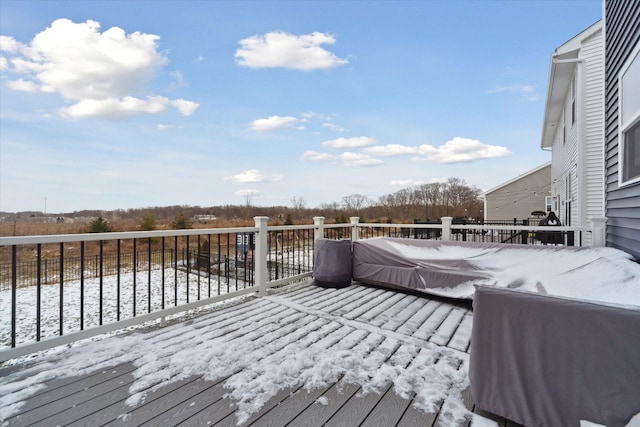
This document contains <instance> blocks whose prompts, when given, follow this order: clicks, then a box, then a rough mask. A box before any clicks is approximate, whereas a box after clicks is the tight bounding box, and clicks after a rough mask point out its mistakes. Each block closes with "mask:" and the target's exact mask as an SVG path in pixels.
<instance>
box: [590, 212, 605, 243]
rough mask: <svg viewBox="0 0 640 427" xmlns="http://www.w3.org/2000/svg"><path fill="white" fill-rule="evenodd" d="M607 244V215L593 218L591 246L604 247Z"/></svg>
mask: <svg viewBox="0 0 640 427" xmlns="http://www.w3.org/2000/svg"><path fill="white" fill-rule="evenodd" d="M606 245H607V217H596V218H591V247H594V248H603V247H605V246H606Z"/></svg>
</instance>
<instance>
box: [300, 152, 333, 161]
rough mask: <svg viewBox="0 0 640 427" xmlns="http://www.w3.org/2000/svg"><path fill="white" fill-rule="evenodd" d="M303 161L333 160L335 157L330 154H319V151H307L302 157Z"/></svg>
mask: <svg viewBox="0 0 640 427" xmlns="http://www.w3.org/2000/svg"><path fill="white" fill-rule="evenodd" d="M300 159H301V160H311V161H313V162H319V161H325V160H333V156H332V155H331V154H329V153H318V152H317V151H305V152H304V153H302V156H300Z"/></svg>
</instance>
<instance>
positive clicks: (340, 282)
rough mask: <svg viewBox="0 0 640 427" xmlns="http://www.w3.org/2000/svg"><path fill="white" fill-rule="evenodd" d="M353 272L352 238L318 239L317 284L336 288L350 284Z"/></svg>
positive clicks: (314, 257) (314, 271)
mask: <svg viewBox="0 0 640 427" xmlns="http://www.w3.org/2000/svg"><path fill="white" fill-rule="evenodd" d="M352 273H353V264H352V260H351V241H350V240H327V239H318V240H316V243H315V248H314V254H313V278H314V280H315V283H316V284H317V285H319V286H328V287H334V288H341V287H345V286H349V285H350V284H351V278H352Z"/></svg>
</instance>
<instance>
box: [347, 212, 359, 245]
mask: <svg viewBox="0 0 640 427" xmlns="http://www.w3.org/2000/svg"><path fill="white" fill-rule="evenodd" d="M349 219H350V220H351V241H352V242H355V241H356V240H358V221H360V217H359V216H352V217H350V218H349Z"/></svg>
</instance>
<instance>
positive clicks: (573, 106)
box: [540, 21, 604, 227]
mask: <svg viewBox="0 0 640 427" xmlns="http://www.w3.org/2000/svg"><path fill="white" fill-rule="evenodd" d="M602 27H603V24H602V21H598V22H596V23H595V24H593V25H591V26H590V27H589V28H587V29H586V30H584V31H582V32H581V33H580V34H578V35H577V36H575V37H574V38H572V39H571V40H569V41H567V42H566V43H564V44H563V45H561V46H560V47H558V48H557V49H556V51H555V52H554V53H553V54H552V55H551V64H550V70H549V82H548V87H547V100H546V105H545V111H544V122H543V129H542V140H541V144H540V145H541V147H542V149H543V150H550V151H551V153H552V155H551V159H552V160H551V196H552V197H553V198H554V199H553V200H554V201H555V202H556V205H555V206H554V209H553V210H554V211H555V212H556V214H557V216H558V217H559V218H560V220H561V222H562V224H563V225H570V226H578V227H589V226H591V220H590V219H591V218H595V217H602V216H604V158H603V157H604V156H603V141H604V111H603V109H604V35H603V29H602Z"/></svg>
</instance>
